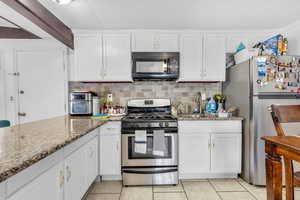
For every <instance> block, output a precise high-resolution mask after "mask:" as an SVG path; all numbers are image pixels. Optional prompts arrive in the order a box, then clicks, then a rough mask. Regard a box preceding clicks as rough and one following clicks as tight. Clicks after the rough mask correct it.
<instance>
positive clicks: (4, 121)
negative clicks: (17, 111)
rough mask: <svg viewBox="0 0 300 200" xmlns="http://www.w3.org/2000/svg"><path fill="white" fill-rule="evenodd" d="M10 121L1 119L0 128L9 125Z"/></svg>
mask: <svg viewBox="0 0 300 200" xmlns="http://www.w3.org/2000/svg"><path fill="white" fill-rule="evenodd" d="M9 126H10V122H9V121H8V120H0V128H5V127H9Z"/></svg>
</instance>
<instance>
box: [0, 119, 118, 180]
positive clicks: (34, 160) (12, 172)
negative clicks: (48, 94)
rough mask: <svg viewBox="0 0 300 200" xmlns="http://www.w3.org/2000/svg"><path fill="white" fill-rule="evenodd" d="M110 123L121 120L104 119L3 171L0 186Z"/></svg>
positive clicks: (0, 175) (0, 174) (0, 176)
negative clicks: (61, 142)
mask: <svg viewBox="0 0 300 200" xmlns="http://www.w3.org/2000/svg"><path fill="white" fill-rule="evenodd" d="M112 121H121V119H109V118H108V119H105V120H103V123H100V124H97V125H95V127H93V128H90V129H88V130H87V131H85V132H83V133H81V134H80V135H78V136H77V137H74V138H72V139H71V140H66V141H64V143H63V144H57V145H56V146H55V147H53V148H51V150H47V151H43V152H40V153H37V154H36V155H34V156H32V157H31V158H30V159H27V160H25V161H23V162H22V163H21V164H20V165H19V166H15V167H13V168H10V169H8V170H5V171H3V172H2V173H0V184H1V183H3V182H5V181H6V180H7V179H9V178H10V177H12V176H14V175H16V174H18V173H20V172H22V171H23V170H25V169H27V168H29V167H30V166H32V165H34V164H36V163H38V162H39V161H41V160H42V159H44V158H46V157H48V156H50V155H52V154H53V153H55V152H57V151H59V150H61V149H63V148H64V147H66V146H67V145H69V144H71V143H73V142H75V141H76V140H78V139H80V138H82V137H84V136H86V135H87V134H89V133H90V132H92V131H93V130H95V129H97V128H99V127H101V126H103V125H104V124H106V123H108V122H112Z"/></svg>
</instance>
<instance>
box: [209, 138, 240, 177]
mask: <svg viewBox="0 0 300 200" xmlns="http://www.w3.org/2000/svg"><path fill="white" fill-rule="evenodd" d="M211 147H212V148H211V171H212V172H215V173H237V174H238V173H241V148H242V135H241V134H230V133H223V134H222V133H218V134H211Z"/></svg>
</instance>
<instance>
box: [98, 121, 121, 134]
mask: <svg viewBox="0 0 300 200" xmlns="http://www.w3.org/2000/svg"><path fill="white" fill-rule="evenodd" d="M120 133H121V122H107V123H106V124H104V125H102V126H101V127H100V135H101V136H105V135H112V134H113V135H119V134H120Z"/></svg>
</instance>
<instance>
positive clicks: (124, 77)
mask: <svg viewBox="0 0 300 200" xmlns="http://www.w3.org/2000/svg"><path fill="white" fill-rule="evenodd" d="M103 51H104V53H103V54H104V60H103V61H104V81H132V77H131V46H130V34H104V35H103Z"/></svg>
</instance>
